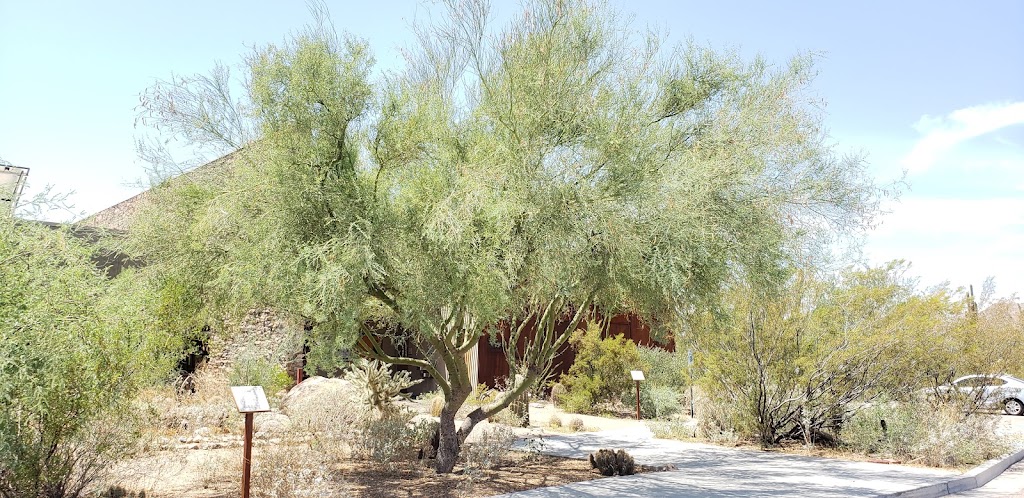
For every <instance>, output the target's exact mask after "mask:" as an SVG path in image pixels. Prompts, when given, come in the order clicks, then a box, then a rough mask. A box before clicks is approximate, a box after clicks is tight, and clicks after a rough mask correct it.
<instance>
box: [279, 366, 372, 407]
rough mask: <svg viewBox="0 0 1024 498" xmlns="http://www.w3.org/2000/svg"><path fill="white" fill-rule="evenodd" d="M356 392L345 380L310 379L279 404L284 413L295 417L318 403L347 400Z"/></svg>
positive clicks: (288, 394)
mask: <svg viewBox="0 0 1024 498" xmlns="http://www.w3.org/2000/svg"><path fill="white" fill-rule="evenodd" d="M355 392H356V388H355V386H353V385H352V383H351V382H349V381H347V380H345V379H328V378H324V377H319V376H317V377H310V378H308V379H306V380H304V381H302V383H301V384H299V385H297V386H295V387H293V388H292V389H291V390H290V391H288V393H287V394H285V395H284V396H282V397H281V402H280V403H279V404H280V407H281V412H282V413H284V414H286V415H294V414H295V413H299V412H302V411H304V410H308V409H309V407H315V406H317V404H318V403H323V402H337V401H339V400H347V399H348V398H350V397H351V396H352V395H353V394H355Z"/></svg>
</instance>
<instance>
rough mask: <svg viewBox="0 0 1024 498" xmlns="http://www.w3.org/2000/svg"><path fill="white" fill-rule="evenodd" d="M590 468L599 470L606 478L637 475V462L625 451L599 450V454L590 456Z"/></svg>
mask: <svg viewBox="0 0 1024 498" xmlns="http://www.w3.org/2000/svg"><path fill="white" fill-rule="evenodd" d="M590 467H591V468H594V469H597V470H598V471H599V472H601V475H604V476H613V475H616V474H618V475H620V476H629V475H633V474H635V473H636V462H634V461H633V457H631V456H629V453H626V451H625V450H618V451H614V450H609V449H606V448H603V449H600V450H597V453H591V454H590Z"/></svg>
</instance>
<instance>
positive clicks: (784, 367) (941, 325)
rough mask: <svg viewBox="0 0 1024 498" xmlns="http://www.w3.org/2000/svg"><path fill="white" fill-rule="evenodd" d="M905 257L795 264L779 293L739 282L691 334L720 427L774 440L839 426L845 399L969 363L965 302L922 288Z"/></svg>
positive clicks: (812, 436) (850, 401)
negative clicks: (842, 264)
mask: <svg viewBox="0 0 1024 498" xmlns="http://www.w3.org/2000/svg"><path fill="white" fill-rule="evenodd" d="M905 269H906V267H905V265H904V264H902V263H900V262H894V263H890V264H888V265H886V266H883V267H879V268H868V269H866V270H849V271H847V272H845V273H844V274H843V275H842V276H841V278H839V279H838V280H836V281H828V280H823V279H822V280H817V279H812V278H811V277H809V276H805V275H803V274H798V275H796V276H794V278H793V279H792V280H791V282H790V284H789V285H788V287H787V288H786V289H785V290H783V291H781V292H777V293H768V292H758V291H756V290H754V289H751V288H749V287H743V286H737V287H735V288H734V289H733V290H732V292H731V295H730V298H729V303H730V307H731V309H730V310H729V314H728V315H727V317H726V318H725V319H724V320H719V321H715V320H709V321H708V322H705V325H704V328H698V329H697V330H696V332H697V333H695V334H694V339H695V340H696V346H697V349H698V351H699V353H700V354H699V358H700V360H701V363H702V367H703V377H702V382H703V384H704V387H705V392H707V393H708V394H709V396H710V398H711V402H712V403H713V404H715V405H717V406H718V409H717V410H716V413H718V414H719V415H720V416H719V423H720V424H722V427H721V428H722V429H725V430H729V431H735V432H736V433H738V434H740V435H741V436H744V437H754V438H757V439H759V440H760V442H761V444H762V445H765V446H769V445H774V444H776V443H778V442H779V441H780V440H781V439H784V438H797V439H803V440H804V441H806V442H808V443H810V442H814V441H816V440H817V439H818V438H819V437H825V438H827V437H828V436H827V435H823V434H822V433H823V431H832V432H833V433H834V431H835V429H836V428H837V426H838V424H839V423H840V422H841V421H842V420H843V417H844V414H845V413H846V412H847V411H848V407H849V406H852V405H855V404H857V403H863V402H868V401H871V400H873V399H875V398H877V397H879V396H883V395H884V396H887V397H890V398H897V399H899V398H905V397H907V396H909V394H910V393H912V392H913V391H914V390H916V389H918V388H920V387H923V386H925V385H928V384H929V382H930V379H935V378H937V376H941V375H942V374H943V372H946V373H948V372H950V371H951V369H953V368H957V367H956V365H960V364H962V359H961V358H958V356H960V355H961V352H960V351H961V350H960V349H958V348H959V347H961V346H964V345H966V342H964V339H965V337H964V336H963V323H964V320H963V315H962V313H961V310H962V309H963V308H962V307H961V305H960V304H959V303H957V302H956V301H953V300H951V299H950V298H949V293H948V291H946V290H945V289H933V290H930V291H927V292H916V291H915V290H914V285H913V282H912V281H909V280H907V279H905V277H904V276H903V274H904V272H905Z"/></svg>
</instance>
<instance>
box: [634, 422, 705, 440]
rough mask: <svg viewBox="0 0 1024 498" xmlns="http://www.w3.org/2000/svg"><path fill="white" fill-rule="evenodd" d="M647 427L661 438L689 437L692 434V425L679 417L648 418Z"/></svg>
mask: <svg viewBox="0 0 1024 498" xmlns="http://www.w3.org/2000/svg"><path fill="white" fill-rule="evenodd" d="M646 425H647V428H648V429H650V430H651V433H652V434H654V437H656V438H661V439H689V438H691V437H693V436H694V427H695V426H694V425H692V424H687V423H686V422H685V421H683V420H680V419H668V420H649V421H647V424H646Z"/></svg>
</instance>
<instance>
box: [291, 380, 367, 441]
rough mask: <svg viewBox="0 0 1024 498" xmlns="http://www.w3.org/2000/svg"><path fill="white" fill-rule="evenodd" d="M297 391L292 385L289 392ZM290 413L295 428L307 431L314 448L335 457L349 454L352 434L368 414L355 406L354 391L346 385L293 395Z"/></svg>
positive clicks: (299, 431)
mask: <svg viewBox="0 0 1024 498" xmlns="http://www.w3.org/2000/svg"><path fill="white" fill-rule="evenodd" d="M296 392H297V391H296V390H295V389H293V390H292V391H291V392H290V393H289V394H290V395H291V394H292V393H296ZM287 413H288V416H289V417H290V419H291V427H292V430H293V431H295V432H297V433H299V434H308V435H309V436H310V440H309V444H310V446H311V447H312V448H313V449H314V450H316V451H317V452H319V453H321V454H324V455H327V456H330V457H333V458H336V459H337V458H342V457H344V456H347V454H348V453H349V450H350V448H349V443H350V441H351V440H352V437H353V434H354V432H355V431H356V429H357V426H358V425H359V423H360V422H361V421H362V420H363V418H364V417H365V416H366V414H365V413H364V412H363V411H362V410H358V409H353V406H352V400H351V391H350V390H349V389H346V388H345V386H343V385H335V386H334V387H333V388H328V389H319V390H317V392H316V395H315V396H313V395H305V396H300V397H298V398H294V399H290V400H288V405H287Z"/></svg>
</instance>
